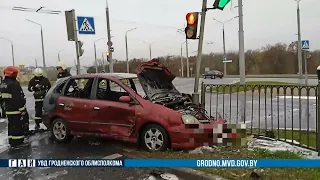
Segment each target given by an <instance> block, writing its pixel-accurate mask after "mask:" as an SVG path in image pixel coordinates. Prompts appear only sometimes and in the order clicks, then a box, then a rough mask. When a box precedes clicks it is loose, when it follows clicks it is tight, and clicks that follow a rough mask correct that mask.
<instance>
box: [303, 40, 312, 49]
mask: <svg viewBox="0 0 320 180" xmlns="http://www.w3.org/2000/svg"><path fill="white" fill-rule="evenodd" d="M301 49H302V50H309V49H310V41H309V40H303V41H301Z"/></svg>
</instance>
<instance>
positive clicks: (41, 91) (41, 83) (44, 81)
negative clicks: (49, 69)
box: [28, 76, 51, 102]
mask: <svg viewBox="0 0 320 180" xmlns="http://www.w3.org/2000/svg"><path fill="white" fill-rule="evenodd" d="M50 88H51V84H50V81H49V80H48V78H46V77H44V76H40V77H33V78H32V79H31V80H30V81H29V85H28V91H30V92H34V93H33V96H34V99H35V101H36V102H38V101H43V98H44V97H45V96H46V94H47V92H48V90H49V89H50Z"/></svg>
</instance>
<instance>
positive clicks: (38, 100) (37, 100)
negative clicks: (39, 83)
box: [35, 99, 43, 102]
mask: <svg viewBox="0 0 320 180" xmlns="http://www.w3.org/2000/svg"><path fill="white" fill-rule="evenodd" d="M40 101H43V99H35V102H40Z"/></svg>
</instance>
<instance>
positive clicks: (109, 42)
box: [104, 0, 113, 73]
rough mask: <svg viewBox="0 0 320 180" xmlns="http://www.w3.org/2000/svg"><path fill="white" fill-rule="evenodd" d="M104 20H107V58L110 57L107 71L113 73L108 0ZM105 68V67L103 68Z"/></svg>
mask: <svg viewBox="0 0 320 180" xmlns="http://www.w3.org/2000/svg"><path fill="white" fill-rule="evenodd" d="M106 4H107V7H106V20H107V34H108V43H107V44H108V52H109V58H110V62H109V71H110V73H113V60H112V52H111V51H110V49H111V47H112V45H113V44H112V41H111V33H110V32H111V28H110V18H109V6H108V0H106ZM104 70H105V69H104Z"/></svg>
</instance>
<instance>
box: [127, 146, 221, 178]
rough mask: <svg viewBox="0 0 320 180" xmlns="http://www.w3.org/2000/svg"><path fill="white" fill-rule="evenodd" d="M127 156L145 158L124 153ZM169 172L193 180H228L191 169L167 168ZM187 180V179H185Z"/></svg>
mask: <svg viewBox="0 0 320 180" xmlns="http://www.w3.org/2000/svg"><path fill="white" fill-rule="evenodd" d="M124 155H125V156H127V157H130V158H143V156H140V157H139V156H134V155H131V154H128V152H126V153H124ZM166 169H168V170H169V173H172V174H175V175H176V176H186V174H187V176H188V178H190V179H192V180H226V179H225V178H222V177H220V176H215V175H209V174H206V173H204V172H202V171H199V170H195V169H191V168H166ZM183 180H187V179H183Z"/></svg>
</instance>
